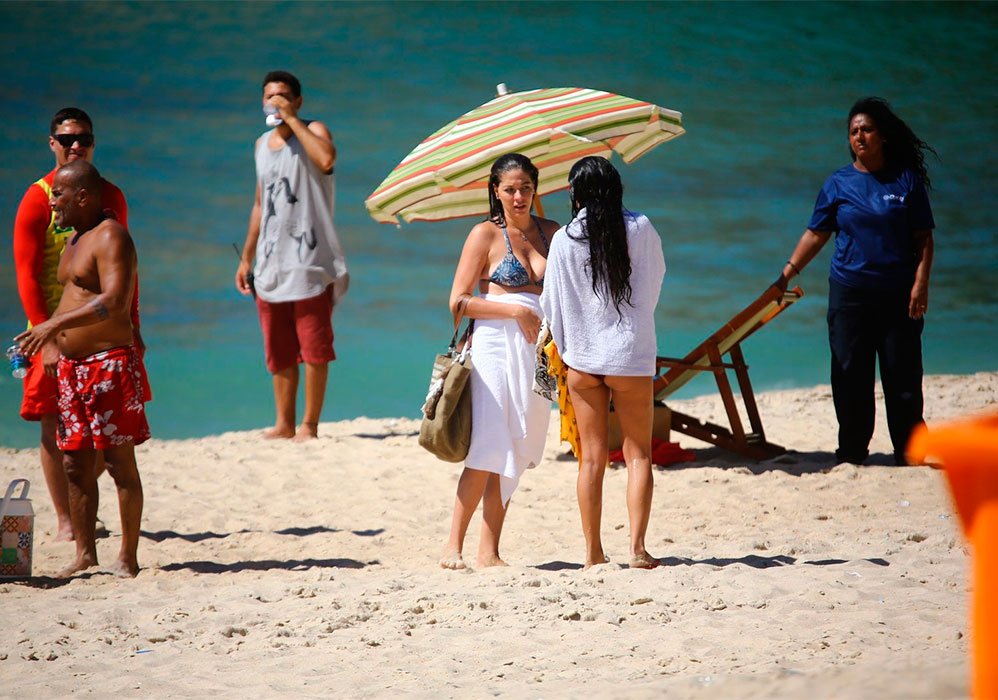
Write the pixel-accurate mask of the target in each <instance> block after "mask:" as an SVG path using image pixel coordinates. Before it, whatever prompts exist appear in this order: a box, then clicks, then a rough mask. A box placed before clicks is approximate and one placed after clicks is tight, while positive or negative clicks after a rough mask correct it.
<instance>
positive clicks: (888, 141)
mask: <svg viewBox="0 0 998 700" xmlns="http://www.w3.org/2000/svg"><path fill="white" fill-rule="evenodd" d="M857 114H865V115H866V116H868V117H870V118H871V119H872V120H873V123H874V124H876V125H877V130H878V131H879V132H880V136H881V138H883V139H884V159H885V160H886V162H887V163H888V164H890V165H894V166H900V167H902V168H908V169H909V170H912V171H913V172H915V173H917V174H918V176H919V177H920V178H922V182H924V183H925V187H926V189H931V188H932V184H931V183H930V181H929V173H928V170H927V169H926V167H925V153H926V152H929V153H931V154H932V155H934V156H938V154H937V153H936V151H935V149H934V148H932V146H930V145H929V144H927V143H925V141H923V140H922V139H920V138H918V137H917V136H916V135H915V132H914V131H912V130H911V127H910V126H908V125H907V124H905V123H904V121H903V120H902V119H901V118H900V117H899V116H898V115H896V114H894V110H892V109H891V106H890V104H888V102H887V100H885V99H884V98H882V97H864V98H862V99H860V100H857V101H856V104H854V105H853V106H852V109H850V110H849V119H847V120H846V132H847V133H848V130H849V128H850V126H851V125H852V120H853V117H855V116H856V115H857ZM849 155H850V156H851V157H852V158H854V159H855V158H856V154H855V153H853V152H852V148H850V149H849Z"/></svg>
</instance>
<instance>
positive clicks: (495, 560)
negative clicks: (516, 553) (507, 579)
mask: <svg viewBox="0 0 998 700" xmlns="http://www.w3.org/2000/svg"><path fill="white" fill-rule="evenodd" d="M488 566H509V564H507V563H506V562H504V561H503V560H502V559H500V558H499V555H498V554H489V555H487V556H484V557H482V556H479V557H478V568H480V569H484V568H486V567H488Z"/></svg>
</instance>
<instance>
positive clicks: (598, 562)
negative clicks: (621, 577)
mask: <svg viewBox="0 0 998 700" xmlns="http://www.w3.org/2000/svg"><path fill="white" fill-rule="evenodd" d="M609 563H610V559H609V558H608V557H607V556H606V555H605V554H602V555H600V556H599V557H594V559H593V561H587V562H586V563H585V565H584V566H583V567H582V570H583V571H585V570H587V569H591V568H592V567H594V566H600V565H602V564H609Z"/></svg>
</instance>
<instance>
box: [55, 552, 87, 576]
mask: <svg viewBox="0 0 998 700" xmlns="http://www.w3.org/2000/svg"><path fill="white" fill-rule="evenodd" d="M91 566H97V557H93V556H90V555H86V554H83V555H77V557H76V560H75V561H74V562H73V563H72V564H70V565H69V566H67V567H66V568H65V569H63V570H62V571H60V572H59V573H57V574H56V575H55V577H56V578H69V577H70V576H72V575H73V574H76V573H79V572H80V571H85V570H86V569H89V568H90V567H91Z"/></svg>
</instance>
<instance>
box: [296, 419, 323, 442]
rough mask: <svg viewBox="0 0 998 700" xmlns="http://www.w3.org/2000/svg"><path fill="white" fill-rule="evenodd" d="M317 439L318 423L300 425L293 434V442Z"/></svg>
mask: <svg viewBox="0 0 998 700" xmlns="http://www.w3.org/2000/svg"><path fill="white" fill-rule="evenodd" d="M317 437H319V424H318V423H302V424H301V425H299V426H298V431H297V432H296V433H295V442H305V441H306V440H315V439H316V438H317Z"/></svg>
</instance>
